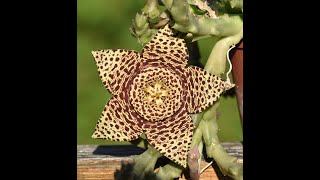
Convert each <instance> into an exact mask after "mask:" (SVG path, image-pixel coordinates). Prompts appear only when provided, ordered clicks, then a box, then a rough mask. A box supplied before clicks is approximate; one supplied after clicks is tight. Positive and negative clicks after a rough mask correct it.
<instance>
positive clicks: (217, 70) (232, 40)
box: [204, 30, 243, 75]
mask: <svg viewBox="0 0 320 180" xmlns="http://www.w3.org/2000/svg"><path fill="white" fill-rule="evenodd" d="M242 38H243V30H241V31H240V32H238V33H237V34H235V35H233V36H228V37H223V38H221V39H219V40H218V41H217V42H216V44H215V45H214V46H213V48H212V50H211V53H210V55H209V57H208V60H207V63H206V65H205V67H204V69H205V70H206V71H208V72H209V73H211V74H215V75H220V74H223V73H224V72H225V71H226V62H227V56H226V54H227V52H228V50H229V48H230V47H231V46H232V45H235V44H237V43H239V42H240V41H241V39H242Z"/></svg>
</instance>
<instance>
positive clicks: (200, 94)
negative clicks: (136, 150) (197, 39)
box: [92, 25, 234, 167]
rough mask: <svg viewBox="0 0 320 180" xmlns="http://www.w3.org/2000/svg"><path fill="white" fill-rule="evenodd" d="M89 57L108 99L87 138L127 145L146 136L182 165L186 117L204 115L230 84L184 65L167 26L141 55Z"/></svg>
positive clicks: (189, 128) (187, 141) (182, 46)
mask: <svg viewBox="0 0 320 180" xmlns="http://www.w3.org/2000/svg"><path fill="white" fill-rule="evenodd" d="M92 54H93V56H94V58H95V61H96V64H97V67H98V71H99V75H100V78H101V79H102V82H103V84H104V86H105V87H106V88H107V90H109V91H110V93H111V94H112V95H113V97H111V99H110V100H109V101H108V102H107V104H106V106H105V108H104V111H103V112H102V115H101V116H100V118H99V121H98V123H97V125H96V128H95V132H94V133H93V135H92V137H93V138H101V139H108V140H114V141H131V140H134V139H137V138H138V137H139V136H140V135H141V134H142V133H145V135H146V138H147V140H148V142H149V143H150V144H151V145H152V146H153V147H155V148H156V149H157V150H158V151H159V152H161V153H162V154H164V155H165V156H166V157H168V158H169V159H171V160H173V161H174V162H176V163H178V164H180V165H182V166H183V167H186V166H187V153H188V150H189V148H190V145H191V140H192V135H193V124H192V119H191V117H190V115H189V113H197V112H201V111H203V110H204V109H205V108H207V107H208V106H210V105H212V104H213V102H214V101H216V100H217V99H218V98H219V97H220V95H221V94H222V93H223V92H224V91H226V90H228V89H230V88H232V87H233V86H234V85H233V84H231V83H230V82H227V81H223V80H222V79H221V78H220V77H219V76H215V75H212V74H209V73H208V72H206V71H205V70H202V69H200V68H198V67H193V66H188V65H187V63H188V58H189V54H188V50H187V47H186V43H185V41H184V40H183V39H180V38H176V37H174V35H173V32H172V30H171V29H170V27H169V25H166V26H165V27H163V28H161V29H159V30H158V33H157V34H156V35H155V36H154V37H153V39H152V40H151V41H150V42H149V43H148V44H146V45H145V46H144V48H143V50H142V53H141V54H139V53H138V52H136V51H133V50H122V49H118V50H99V51H92Z"/></svg>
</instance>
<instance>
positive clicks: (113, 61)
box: [92, 49, 140, 95]
mask: <svg viewBox="0 0 320 180" xmlns="http://www.w3.org/2000/svg"><path fill="white" fill-rule="evenodd" d="M92 55H93V57H94V58H95V61H96V65H97V67H98V71H99V76H100V78H101V80H102V82H103V84H104V86H105V87H106V88H107V89H108V91H109V92H110V93H111V94H113V95H116V94H119V93H120V92H121V91H123V85H124V83H125V82H126V81H127V80H128V78H129V77H130V75H131V74H132V73H133V72H135V71H136V70H137V68H138V67H139V64H140V58H139V53H138V52H136V51H132V50H123V49H117V50H113V49H110V50H99V51H92Z"/></svg>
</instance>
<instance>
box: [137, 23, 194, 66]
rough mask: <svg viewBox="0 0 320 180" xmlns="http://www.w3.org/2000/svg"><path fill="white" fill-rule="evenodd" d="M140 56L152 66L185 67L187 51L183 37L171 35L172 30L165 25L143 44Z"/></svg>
mask: <svg viewBox="0 0 320 180" xmlns="http://www.w3.org/2000/svg"><path fill="white" fill-rule="evenodd" d="M142 58H143V62H144V63H145V64H151V65H154V66H157V65H165V66H169V67H173V68H174V67H176V66H182V67H185V66H186V65H187V64H188V58H189V53H188V49H187V46H186V43H185V41H184V39H180V38H176V37H173V32H172V30H171V29H170V28H169V25H166V26H165V27H164V28H162V29H159V30H158V33H157V34H156V35H155V36H154V37H153V39H152V40H151V41H150V42H149V43H147V44H146V45H145V46H144V48H143V50H142Z"/></svg>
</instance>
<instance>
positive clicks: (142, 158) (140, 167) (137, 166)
mask: <svg viewBox="0 0 320 180" xmlns="http://www.w3.org/2000/svg"><path fill="white" fill-rule="evenodd" d="M161 156H162V154H161V153H160V152H159V151H157V150H156V149H155V148H153V147H152V146H150V145H148V149H147V150H146V151H145V152H143V153H142V154H140V155H138V156H136V157H134V168H133V174H134V176H135V179H137V180H140V179H143V178H144V177H145V175H146V174H148V175H150V174H153V171H154V166H155V164H156V162H157V160H158V158H159V157H161Z"/></svg>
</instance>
